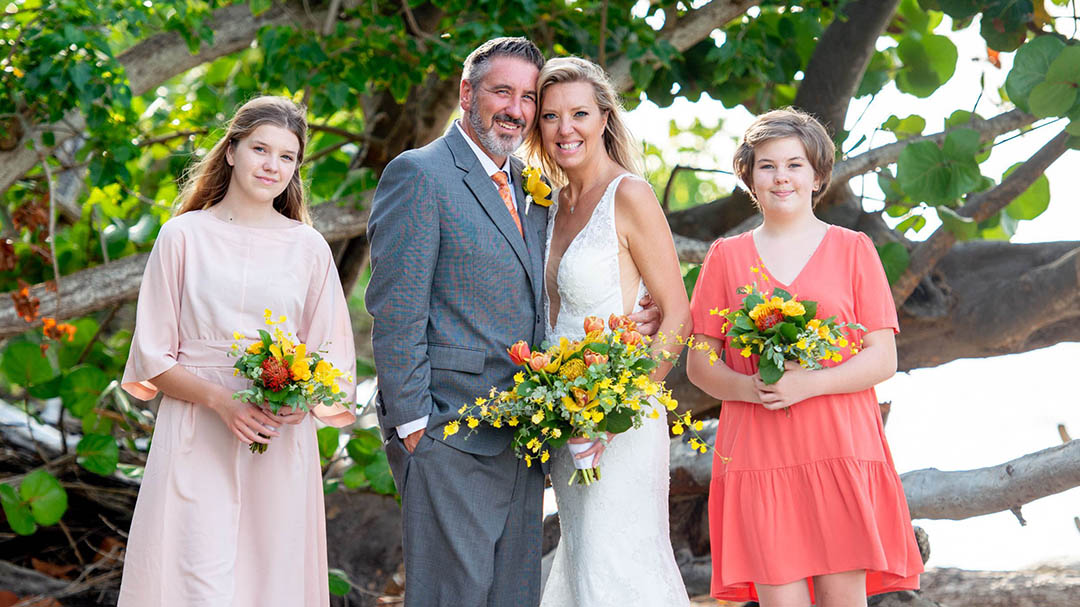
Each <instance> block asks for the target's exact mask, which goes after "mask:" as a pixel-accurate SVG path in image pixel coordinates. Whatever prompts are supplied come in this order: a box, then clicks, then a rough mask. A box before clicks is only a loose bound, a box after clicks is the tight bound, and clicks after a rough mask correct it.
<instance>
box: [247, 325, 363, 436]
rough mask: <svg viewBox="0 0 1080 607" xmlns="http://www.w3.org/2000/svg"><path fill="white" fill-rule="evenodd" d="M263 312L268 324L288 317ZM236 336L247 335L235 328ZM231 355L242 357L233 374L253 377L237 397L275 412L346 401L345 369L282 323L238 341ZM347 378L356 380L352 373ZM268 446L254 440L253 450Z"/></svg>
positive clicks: (308, 409) (305, 408) (307, 408)
mask: <svg viewBox="0 0 1080 607" xmlns="http://www.w3.org/2000/svg"><path fill="white" fill-rule="evenodd" d="M263 316H264V319H265V321H266V324H267V325H268V326H273V325H276V324H281V323H283V322H285V320H286V318H285V316H284V315H282V316H279V317H278V319H277V320H276V321H275V320H274V318H273V313H272V312H271V311H270V310H269V309H266V310H264V311H263ZM233 338H234V339H236V340H237V341H239V340H242V339H244V336H243V335H242V334H240V333H239V332H233ZM230 355H231V356H238V357H239V358H238V359H237V361H236V364H234V365H233V367H234V369H235V370H234V371H233V375H234V376H241V377H244V378H246V379H250V380H251V387H250V388H248V389H246V390H240V391H239V392H236V393H235V394H233V398H235V399H237V400H242V401H244V402H248V403H251V404H253V405H255V406H257V407H267V408H268V409H270V411H271V412H272V413H274V414H275V415H276V414H277V413H278V411H280V410H281V408H282V407H285V406H288V407H292V408H293V409H300V410H303V411H310V410H311V409H310V405H309V403H313V404H323V405H327V406H330V405H333V404H335V403H343V402H344V401H345V394H346V393H345V391H343V390H342V389H341V386H339V385H338V383H337V378H339V377H341V376H343V375H344V373H342V372H341V370H339V369H336V368H335V367H334V366H333V365H332V364H330V361H327V360H325V359H323V358H322V357H321V356H319V353H318V352H311V353H309V352H308V351H307V346H306V345H305V344H302V343H299V342H298V341H293V335H292V334H291V333H288V334H287V333H285V332H284V331H282V330H281V328H279V327H274V333H273V335H272V336H271V334H270V333H269V332H267V331H266V330H264V329H259V339H258V340H256V341H253V342H251V344H249V345H248V346H247V347H246V348H242V347H241V345H240V344H239V343H234V344H233V345H232V349H231V351H230ZM345 379H346V381H352V378H350V377H346V378H345ZM260 436H263V435H261V434H260ZM266 448H267V445H265V444H262V443H251V452H252V453H264V452H265V451H266Z"/></svg>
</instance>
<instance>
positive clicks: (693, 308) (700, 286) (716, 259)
mask: <svg viewBox="0 0 1080 607" xmlns="http://www.w3.org/2000/svg"><path fill="white" fill-rule="evenodd" d="M722 242H723V240H722V239H721V240H717V241H716V242H714V243H713V245H712V246H711V247H709V253H708V254H707V255H706V256H705V261H704V262H703V263H702V264H701V272H700V273H698V279H697V284H696V285H695V286H694V296H693V297H692V298H691V299H690V318H691V320H692V321H693V323H694V333H697V334H699V335H708V336H709V337H715V338H716V339H719V340H721V341H723V340H724V338H725V335H726V334H727V332H726V331H724V329H723V327H724V324H725V323H726V322H727V319H726V318H724V317H723V316H720V315H717V314H710V313H709V311H710V310H713V309H715V310H724V309H726V308H728V307H730V306H729V304H728V295H727V279H726V276H725V272H724V260H723V258H722V255H723V253H722V252H721V248H722V247H721V243H722Z"/></svg>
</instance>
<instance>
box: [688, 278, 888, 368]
mask: <svg viewBox="0 0 1080 607" xmlns="http://www.w3.org/2000/svg"><path fill="white" fill-rule="evenodd" d="M750 271H751V272H754V273H755V274H756V273H760V272H761V269H760V268H757V267H754V268H750ZM761 277H762V279H763V280H765V281H768V280H769V279H768V277H767V276H765V275H764V274H762V276H761ZM738 292H739V293H740V294H743V295H745V297H744V298H743V302H742V306H741V307H740V308H738V309H736V310H735V311H734V312H729V311H728V310H726V309H725V310H718V309H716V308H713V309H712V310H709V314H711V315H714V316H723V317H725V318H726V319H727V322H726V323H725V324H724V328H725V329H726V328H727V327H728V326H730V327H731V328H730V330H729V331H728V333H727V336H728V337H730V338H731V343H732V345H734V346H735V347H736V348H740V352H739V353H740V354H741V355H742V356H744V357H746V358H749V357H750V356H751V355H753V354H757V355H758V356H760V357H761V358H760V359H759V361H758V373H759V374H760V376H761V380H762V381H763V382H765V383H766V384H775V383H776V382H778V381H780V378H781V377H783V376H784V363H785V361H789V360H792V361H796V362H798V363H799V364H800V365H801V366H802V367H804V368H807V369H820V368H822V362H823V361H826V360H831V361H833V362H840V361H841V360H843V355H842V354H841V352H842V351H844V350H845V349H847V348H849V346H850V352H851V354H853V355H854V354H856V353H858V351H859V350H858V348H857V347H856V346H853V345H850V344H849V342H848V338H847V336H846V335H845V333H844V331H843V329H845V328H846V329H859V330H863V331H865V330H866V329H865V327H863V326H862V325H860V324H858V323H853V322H849V323H843V322H841V323H838V322H836V317H835V316H830V317H829V318H826V319H824V320H823V319H820V318H817V317H816V316H817V302H814V301H800V300H799V299H798V298H797V297H795V296H793V295H791V294H790V293H788V292H787V291H785V290H784V289H781V288H779V287H777V288H775V289H773V290H772V292H771V293H770V294H768V295H766V294H765V293H764V292H763V291H761V290H759V289H758V286H757V283H756V282H753V283H750V284H748V285H746V286H744V287H740V288H739V290H738Z"/></svg>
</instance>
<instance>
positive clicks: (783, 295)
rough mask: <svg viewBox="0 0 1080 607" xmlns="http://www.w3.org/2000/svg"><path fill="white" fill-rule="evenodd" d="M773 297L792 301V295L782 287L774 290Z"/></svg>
mask: <svg viewBox="0 0 1080 607" xmlns="http://www.w3.org/2000/svg"><path fill="white" fill-rule="evenodd" d="M772 296H773V297H779V298H781V299H791V293H788V292H787V291H785V290H784V289H781V288H780V287H776V288H775V289H773V292H772Z"/></svg>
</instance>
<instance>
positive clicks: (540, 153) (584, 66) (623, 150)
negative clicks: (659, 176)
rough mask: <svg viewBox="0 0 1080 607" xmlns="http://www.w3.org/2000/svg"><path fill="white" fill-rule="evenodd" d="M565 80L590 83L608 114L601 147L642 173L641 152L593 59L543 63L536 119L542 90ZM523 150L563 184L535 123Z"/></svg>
mask: <svg viewBox="0 0 1080 607" xmlns="http://www.w3.org/2000/svg"><path fill="white" fill-rule="evenodd" d="M567 82H587V83H589V84H591V85H592V87H593V97H594V98H595V100H596V105H597V107H599V108H600V111H601V112H603V113H604V114H606V115H607V126H605V127H604V149H605V150H607V153H608V156H610V157H611V159H612V160H614V161H615V162H616V163H617V164H618V165H619V166H621V167H622V168H624V169H626V170H627V171H629V172H631V173H633V174H635V175H638V176H641V174H642V172H641V154H640V152H639V151H638V146H637V145H636V144H635V142H634V137H633V135H631V134H630V129H629V128H627V126H626V121H625V120H624V119H623V116H622V105H621V104H620V103H619V96H618V94H617V93H616V92H615V87H614V86H612V84H611V79H610V78H608V75H607V73H606V72H604V69H603V68H601V67H600V66H599V65H596V64H595V63H593V62H592V61H588V60H586V59H582V58H580V57H556V58H555V59H551V60H549V61H548V62H547V63H545V64H544V69H542V70H540V76H539V77H538V78H537V82H536V90H537V95H538V98H537V104H536V107H537V111H536V114H537V121H539V117H540V114H541V113H542V112H543V107H544V92H545V91H546V90H547V88H548V87H549V86H551V85H553V84H564V83H567ZM525 149H526V159H527V161H528V162H529V164H539V165H540V166H541V168H543V171H544V175H546V176H547V177H548V179H550V180H551V181H552V183H554V184H555V185H556V186H562V185H565V184H566V174H565V173H563V171H562V169H560V168H559V165H557V164H556V163H555V159H554V158H552V157H551V155H550V154H548V153H547V152H546V151H544V147H543V145H542V144H541V141H540V128H539V126H538V125H534V128H533V129H532V131H530V132H529V138H528V140H527V141H526V142H525Z"/></svg>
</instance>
